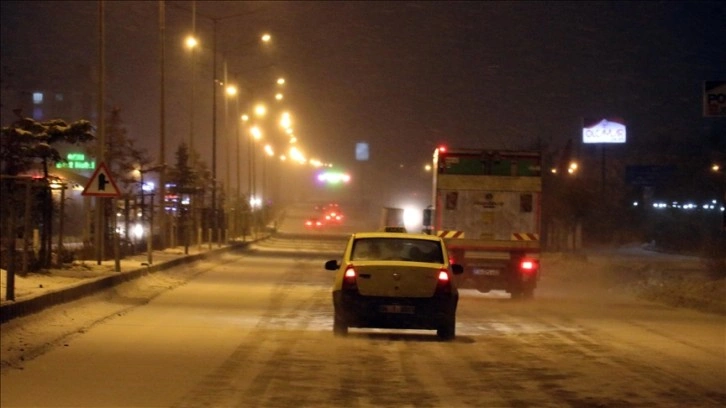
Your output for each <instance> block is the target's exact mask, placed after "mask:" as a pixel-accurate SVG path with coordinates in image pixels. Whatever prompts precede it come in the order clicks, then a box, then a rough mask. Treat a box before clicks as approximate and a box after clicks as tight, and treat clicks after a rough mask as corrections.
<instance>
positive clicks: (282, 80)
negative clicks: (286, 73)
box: [277, 78, 285, 85]
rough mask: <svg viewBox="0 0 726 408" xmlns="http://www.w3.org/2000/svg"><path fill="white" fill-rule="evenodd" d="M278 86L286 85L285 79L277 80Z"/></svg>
mask: <svg viewBox="0 0 726 408" xmlns="http://www.w3.org/2000/svg"><path fill="white" fill-rule="evenodd" d="M277 84H278V85H285V78H277Z"/></svg>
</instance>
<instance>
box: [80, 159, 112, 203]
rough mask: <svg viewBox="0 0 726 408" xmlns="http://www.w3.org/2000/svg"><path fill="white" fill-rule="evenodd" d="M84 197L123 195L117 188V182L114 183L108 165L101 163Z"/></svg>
mask: <svg viewBox="0 0 726 408" xmlns="http://www.w3.org/2000/svg"><path fill="white" fill-rule="evenodd" d="M82 195H84V196H91V197H118V196H120V195H121V191H120V190H119V189H118V187H116V182H115V181H113V177H111V173H110V172H109V171H108V169H107V168H106V163H103V162H101V163H100V164H99V165H98V167H96V171H94V172H93V175H92V176H91V179H90V180H88V184H86V188H84V189H83V193H82Z"/></svg>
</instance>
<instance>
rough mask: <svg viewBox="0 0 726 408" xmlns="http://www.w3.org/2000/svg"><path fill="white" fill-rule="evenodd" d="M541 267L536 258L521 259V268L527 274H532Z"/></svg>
mask: <svg viewBox="0 0 726 408" xmlns="http://www.w3.org/2000/svg"><path fill="white" fill-rule="evenodd" d="M537 269H539V263H538V262H537V260H536V259H527V258H525V259H522V260H521V261H519V270H520V271H521V272H523V273H526V274H532V273H535V272H537Z"/></svg>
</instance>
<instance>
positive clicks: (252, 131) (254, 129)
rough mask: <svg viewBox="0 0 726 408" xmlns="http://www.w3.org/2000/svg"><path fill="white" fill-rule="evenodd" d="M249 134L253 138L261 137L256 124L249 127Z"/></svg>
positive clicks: (260, 131)
mask: <svg viewBox="0 0 726 408" xmlns="http://www.w3.org/2000/svg"><path fill="white" fill-rule="evenodd" d="M250 134H251V135H252V137H254V138H255V140H259V139H261V138H262V130H261V129H260V128H259V127H258V126H252V127H251V128H250Z"/></svg>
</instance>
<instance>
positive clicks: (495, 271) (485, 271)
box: [474, 268, 499, 276]
mask: <svg viewBox="0 0 726 408" xmlns="http://www.w3.org/2000/svg"><path fill="white" fill-rule="evenodd" d="M474 275H483V276H499V269H480V268H475V269H474Z"/></svg>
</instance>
